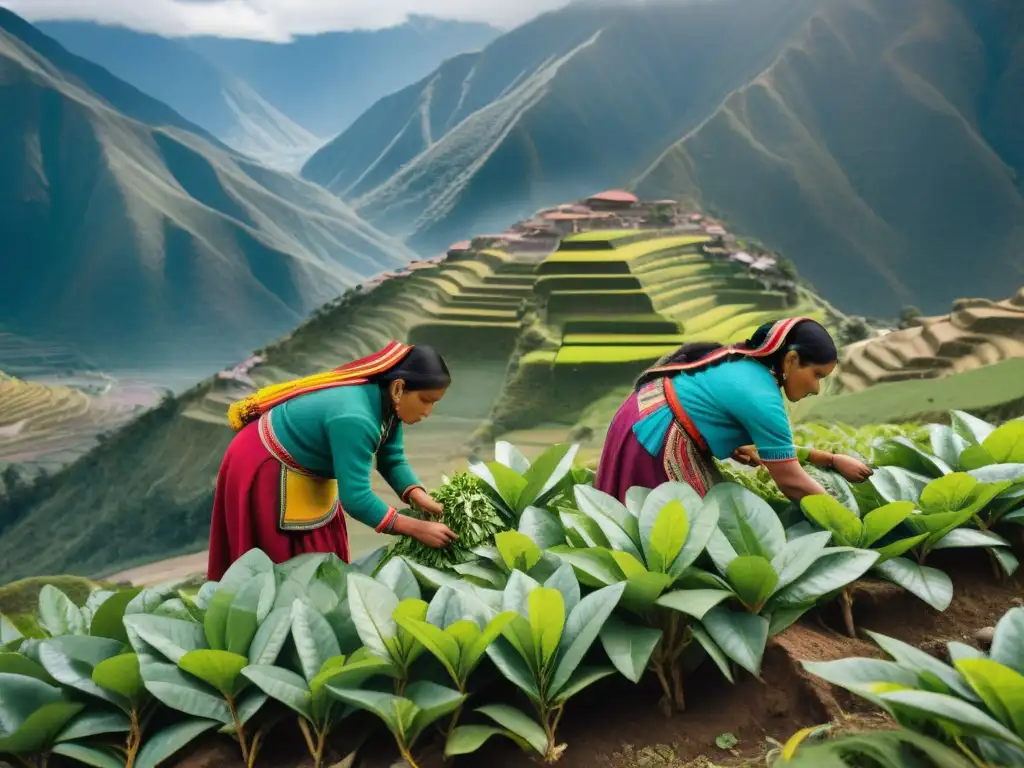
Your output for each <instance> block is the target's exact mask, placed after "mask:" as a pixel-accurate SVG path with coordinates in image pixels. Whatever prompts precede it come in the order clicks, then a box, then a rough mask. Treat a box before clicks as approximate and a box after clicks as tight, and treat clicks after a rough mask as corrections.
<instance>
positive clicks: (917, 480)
mask: <svg viewBox="0 0 1024 768" xmlns="http://www.w3.org/2000/svg"><path fill="white" fill-rule="evenodd" d="M930 480H931V477H929V476H927V475H922V474H919V473H917V472H911V471H910V470H908V469H902V468H901V467H878V468H877V469H876V470H875V471H874V472H873V473H872V474H871V477H869V478H868V482H869V483H870V484H871V486H872V487H873V488H874V489H875V492H876V493H877V494H878V495H879V496H880V497H881V498H882V501H885V502H890V501H911V502H915V503H916V502H917V500H918V498H919V497H920V496H921V491H922V490H923V489H924V487H925V486H926V485H928V483H929V481H930Z"/></svg>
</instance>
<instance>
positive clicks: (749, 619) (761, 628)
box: [701, 605, 768, 677]
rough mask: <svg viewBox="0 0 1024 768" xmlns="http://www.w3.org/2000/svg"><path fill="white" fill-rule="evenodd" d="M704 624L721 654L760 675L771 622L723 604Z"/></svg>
mask: <svg viewBox="0 0 1024 768" xmlns="http://www.w3.org/2000/svg"><path fill="white" fill-rule="evenodd" d="M701 625H703V627H704V629H705V630H707V633H708V634H709V635H710V636H711V639H712V640H714V641H715V644H716V645H717V646H718V647H719V648H721V649H722V653H724V654H725V655H726V656H728V657H729V658H730V659H732V660H733V661H735V662H736V663H737V664H739V665H740V666H741V667H743V668H744V669H745V670H747V671H748V672H749V673H750V674H752V675H754V676H755V677H758V676H760V674H761V660H762V659H763V658H764V648H765V645H766V644H767V643H768V619H766V618H765V617H764V616H760V615H758V614H756V613H747V612H736V611H731V610H729V608H728V607H727V606H724V605H720V606H718V607H716V608H713V609H712V610H710V611H708V612H707V613H706V614H705V615H704V618H703V619H702V620H701Z"/></svg>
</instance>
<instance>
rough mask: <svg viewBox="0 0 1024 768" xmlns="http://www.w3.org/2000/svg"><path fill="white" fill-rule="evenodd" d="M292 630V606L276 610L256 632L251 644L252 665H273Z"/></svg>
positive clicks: (250, 656)
mask: <svg viewBox="0 0 1024 768" xmlns="http://www.w3.org/2000/svg"><path fill="white" fill-rule="evenodd" d="M291 629H292V608H291V604H289V605H287V606H284V607H281V608H274V609H273V610H272V611H271V612H270V614H269V615H268V616H267V618H266V619H264V621H263V623H262V624H260V626H259V629H257V630H256V635H255V636H254V637H253V639H252V642H251V643H250V644H249V663H250V664H273V663H274V662H275V661H277V657H278V655H279V654H280V653H281V649H282V648H283V647H284V644H285V642H287V640H288V634H289V633H290V632H291Z"/></svg>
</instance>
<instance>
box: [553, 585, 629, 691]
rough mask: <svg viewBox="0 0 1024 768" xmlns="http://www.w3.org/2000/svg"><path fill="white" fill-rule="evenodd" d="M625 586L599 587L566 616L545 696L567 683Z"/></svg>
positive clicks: (616, 603) (617, 601) (559, 689)
mask: <svg viewBox="0 0 1024 768" xmlns="http://www.w3.org/2000/svg"><path fill="white" fill-rule="evenodd" d="M625 588H626V585H625V584H622V583H619V584H614V585H612V586H610V587H603V588H602V589H599V590H597V591H596V592H591V593H590V594H589V595H587V596H586V597H584V598H583V599H582V600H580V602H579V605H577V606H576V608H575V609H574V610H573V612H572V613H570V614H569V616H568V618H567V619H566V622H565V631H564V632H563V634H562V643H561V646H560V649H559V653H558V659H557V661H556V663H555V669H554V673H553V674H552V677H551V684H550V685H549V686H548V690H547V694H548V696H549V697H555V696H557V695H558V693H559V691H561V689H562V688H563V687H565V685H566V684H567V683H568V682H569V678H570V677H571V676H572V674H573V673H574V672H575V671H576V667H578V666H579V664H580V662H581V661H583V657H584V656H585V655H586V653H587V651H589V650H590V646H591V645H593V643H594V641H595V640H596V639H597V636H598V634H599V633H600V631H601V627H602V626H604V623H605V622H606V621H607V620H608V617H609V616H610V615H611V613H612V611H613V610H615V606H616V605H618V603H619V599H620V598H621V597H622V593H623V592H624V591H625Z"/></svg>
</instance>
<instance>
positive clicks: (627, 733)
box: [174, 552, 1024, 768]
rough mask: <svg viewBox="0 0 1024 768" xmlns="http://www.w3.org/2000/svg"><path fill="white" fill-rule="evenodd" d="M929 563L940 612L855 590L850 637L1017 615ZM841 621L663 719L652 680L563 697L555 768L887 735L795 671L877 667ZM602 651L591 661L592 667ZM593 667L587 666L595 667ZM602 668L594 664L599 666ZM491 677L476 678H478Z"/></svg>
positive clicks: (1014, 600) (974, 582)
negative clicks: (946, 602)
mask: <svg viewBox="0 0 1024 768" xmlns="http://www.w3.org/2000/svg"><path fill="white" fill-rule="evenodd" d="M941 554H943V555H944V557H942V558H939V557H935V558H934V560H931V561H929V562H930V564H931V565H935V566H937V567H942V568H943V569H944V570H947V572H949V573H950V575H951V576H952V578H953V583H954V585H955V587H954V589H955V592H954V598H953V602H952V604H951V605H950V607H949V608H948V609H947V610H946V611H945V612H943V613H938V612H936V611H934V610H932V609H931V608H929V607H928V606H927V605H925V604H924V603H922V602H921V601H919V600H917V599H916V598H915V597H913V596H911V595H909V594H907V593H905V592H902V591H901V590H899V589H896V588H894V587H892V586H891V585H887V584H881V583H878V582H865V583H864V584H863V585H861V584H858V587H857V590H856V592H855V605H854V615H855V618H856V621H857V625H858V629H859V631H863V630H866V629H870V630H872V631H875V632H880V633H882V634H885V635H890V636H892V637H895V638H898V639H900V640H904V641H906V642H909V643H912V644H914V645H916V646H917V647H920V648H923V649H924V650H926V651H929V652H931V653H932V654H934V655H936V656H938V657H940V658H942V657H944V653H945V644H946V643H947V642H949V641H951V640H958V641H961V642H966V643H970V644H974V645H977V643H976V642H975V640H974V634H975V633H976V632H977V631H978V630H979V629H982V628H983V627H988V626H992V625H993V624H994V623H995V622H996V621H997V620H998V618H999V617H1000V616H1001V615H1002V614H1003V613H1005V612H1006V611H1007V610H1009V609H1010V608H1012V607H1014V606H1015V605H1021V604H1024V598H1022V597H1021V595H1022V594H1024V577H1022V576H1021V575H1020V574H1018V575H1017V576H1016V577H1015V578H1013V579H1009V580H1003V581H996V580H995V577H994V576H993V574H992V571H991V569H990V566H989V563H988V562H987V559H986V556H985V555H984V553H975V552H967V553H955V552H948V553H941ZM841 626H842V622H841V619H840V617H839V615H838V611H836V610H834V609H833V607H832V606H829V607H827V608H825V609H824V610H822V611H820V612H817V613H815V614H810V615H808V616H807V617H805V618H804V619H803V620H801V621H800V622H798V623H797V624H796V625H794V626H792V627H790V628H789V629H788V630H787V631H786V632H784V633H783V634H781V635H780V636H779V637H777V638H775V639H774V640H772V641H771V642H770V643H769V647H768V650H767V652H766V654H765V660H764V668H763V672H762V675H761V678H760V679H757V678H753V677H751V676H750V675H747V674H745V673H743V674H741V675H740V676H739V678H738V679H737V683H736V684H735V685H730V684H728V683H727V682H726V681H725V680H724V679H723V678H722V677H721V676H720V675H719V673H718V672H717V670H715V669H714V668H712V667H711V665H708V664H705V665H703V666H702V667H701V668H700V669H699V670H698V671H697V672H695V673H694V674H693V675H691V676H690V677H688V678H687V681H686V686H687V695H688V705H687V710H686V712H684V713H682V714H679V715H675V716H672V717H670V718H666V717H665V716H664V715H663V714H662V713H661V711H660V709H659V706H658V700H659V697H660V690H659V688H658V686H657V684H656V682H655V681H654V680H653V679H650V678H645V679H644V680H643V681H642V682H641V683H640V684H639V685H633V684H631V683H629V682H628V681H626V680H624V679H623V678H621V677H617V676H616V677H612V678H609V679H608V680H606V681H605V682H603V683H598V684H597V685H595V686H593V687H592V688H589V689H587V691H586V692H585V693H584V694H582V695H580V696H579V697H577V698H575V699H573V700H572V701H571V703H570V704H569V706H568V708H567V711H566V716H565V719H564V721H563V722H562V725H561V727H560V728H559V736H560V740H561V741H563V742H564V743H566V744H567V745H568V748H567V750H566V751H565V753H564V755H563V757H562V759H561V760H560V761H559V762H558V765H560V766H563V768H641V766H643V767H644V768H712V766H744V765H764V755H765V753H766V752H767V751H768V750H769V749H770V748H771V747H772V743H771V742H770V741H769V739H774V740H777V741H781V742H784V741H785V740H786V739H787V738H789V736H791V735H792V734H793V733H795V732H796V731H798V730H800V729H801V728H804V727H807V726H812V725H818V724H825V723H830V722H831V723H833V724H834V725H835V726H836V727H837V728H838V729H839V730H863V729H865V728H879V727H886V726H887V725H888V721H887V718H886V717H885V716H884V715H882V714H881V713H878V712H875V711H872V709H871V707H870V706H869V705H867V704H866V703H865V702H864V701H863V700H862V699H859V698H857V697H855V696H853V695H851V694H848V693H846V692H845V691H841V690H838V689H835V688H833V687H832V686H830V685H828V684H827V683H824V682H822V681H820V680H817V679H816V678H813V677H811V676H810V675H808V674H807V673H806V672H804V670H803V668H802V666H801V665H800V661H827V660H832V659H837V658H843V657H849V656H875V657H884V654H883V653H882V652H881V650H880V649H879V648H878V647H877V646H876V645H875V644H874V643H873V642H870V641H868V640H865V639H861V638H856V639H854V638H850V637H847V636H846V635H844V634H842V633H841V629H840V628H841ZM601 654H602V651H600V650H599V649H598V650H596V651H595V655H596V656H597V657H600V655H601ZM595 660H596V659H595ZM598 663H600V662H598ZM488 672H490V668H489V667H488V668H487V671H486V672H485V671H484V670H483V669H482V670H481V672H480V673H478V674H481V676H484V675H487V674H488ZM483 682H484V681H483V680H482V679H481V680H478V681H477V685H478V688H477V691H478V692H477V694H476V695H475V696H474V699H473V700H472V705H475V706H479V705H481V704H483V703H485V702H486V701H488V700H491V701H506V702H508V703H511V704H517V705H519V706H524V708H525V702H524V701H523V700H522V699H521V697H520V696H519V695H518V694H516V693H513V692H512V691H511V690H510V689H509V688H508V687H507V686H505V685H504V684H501V683H499V684H496V685H491V684H489V683H488V684H485V685H483V686H481V685H480V684H481V683H483ZM349 723H350V724H349V725H348V726H347V728H345V729H344V730H343V731H340V732H339V733H338V734H337V735H336V738H335V740H334V741H333V746H335V754H334V757H333V759H334V760H336V761H337V760H342V758H343V757H345V755H348V754H350V753H351V752H352V749H353V747H354V746H355V745H357V744H358V740H359V739H360V738H361V735H364V734H366V732H367V730H368V729H369V728H372V729H373V731H374V735H373V736H372V737H371V740H370V741H369V742H368V743H367V744H366V745H365V746H364V747H363V748H362V749H360V750H359V752H358V753H357V757H356V758H354V759H353V762H352V763H351V766H347V765H344V764H343V765H342V766H339V767H338V768H390V766H401V765H404V763H402V762H396V760H397V754H396V752H395V749H394V746H393V744H392V743H391V742H390V740H389V737H388V736H387V734H386V733H382V729H381V728H379V727H376V724H374V722H373V719H372V718H369V717H368V716H363V715H360V716H358V717H357V718H356V719H353V720H351V721H349ZM725 733H730V734H732V735H733V736H735V737H736V746H735V747H734V748H732V749H729V750H723V749H720V748H719V747H717V746H716V744H715V741H716V738H717V737H718V736H720V735H721V734H725ZM303 754H304V748H303V747H302V745H301V740H300V738H299V737H298V732H297V728H296V727H294V726H292V725H285V726H280V727H279V729H278V730H277V731H276V732H274V733H273V737H272V740H271V741H268V745H267V747H266V751H265V752H264V754H263V756H262V758H261V760H259V761H258V762H257V765H265V766H275V768H308V766H311V761H310V760H309V759H308V758H306V759H305V760H303V758H301V757H298V756H299V755H303ZM416 756H417V759H418V760H419V766H420V768H441V766H443V765H445V762H444V760H443V759H442V757H441V754H440V740H439V739H438V738H436V737H434V738H431V737H424V740H423V742H422V743H421V744H420V745H419V746H418V748H417V750H416ZM535 762H536V761H534V760H532V759H531V758H530V757H529V756H527V755H526V754H524V753H522V752H520V751H519V750H518V749H517V748H516V747H514V746H513V745H512V744H511V742H507V741H504V740H502V739H500V738H495V739H493V740H492V741H491V742H489V743H488V744H487V745H486V746H485V748H484V749H482V750H480V751H479V752H477V753H475V754H473V755H469V756H466V757H463V758H459V759H456V760H455V761H453V762H452V763H449V764H448V765H450V766H454V767H455V768H471V767H472V766H488V768H518V767H519V766H527V765H531V764H535ZM174 765H175V767H176V768H214V766H216V767H217V768H241V762H240V760H239V759H238V754H237V748H235V747H234V745H233V744H231V743H230V742H228V741H226V740H207V742H205V743H201V744H199V745H197V746H196V747H195V748H193V749H192V750H191V752H190V753H189V754H188V755H186V756H185V757H184V758H183V759H181V760H179V761H178V762H177V763H175V764H174Z"/></svg>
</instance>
